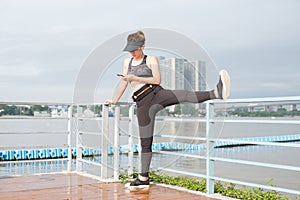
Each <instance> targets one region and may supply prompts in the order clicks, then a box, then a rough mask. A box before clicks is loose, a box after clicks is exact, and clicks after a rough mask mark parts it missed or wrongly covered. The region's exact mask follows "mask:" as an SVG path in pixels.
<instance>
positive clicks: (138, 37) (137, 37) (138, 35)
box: [127, 31, 145, 42]
mask: <svg viewBox="0 0 300 200" xmlns="http://www.w3.org/2000/svg"><path fill="white" fill-rule="evenodd" d="M127 41H130V42H142V41H145V34H144V33H143V32H142V31H137V32H135V33H132V34H130V35H128V37H127Z"/></svg>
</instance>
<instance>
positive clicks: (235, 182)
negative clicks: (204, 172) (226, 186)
mask: <svg viewBox="0 0 300 200" xmlns="http://www.w3.org/2000/svg"><path fill="white" fill-rule="evenodd" d="M210 178H211V179H214V180H217V181H222V182H227V183H234V184H237V185H245V186H249V187H255V188H262V189H266V190H275V191H279V192H285V193H290V194H297V195H299V194H300V191H298V190H291V189H286V188H281V187H275V186H268V185H262V184H256V183H250V182H244V181H237V180H233V179H227V178H220V177H215V176H211V177H210Z"/></svg>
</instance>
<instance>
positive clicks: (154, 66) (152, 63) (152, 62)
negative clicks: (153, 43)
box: [122, 56, 161, 85]
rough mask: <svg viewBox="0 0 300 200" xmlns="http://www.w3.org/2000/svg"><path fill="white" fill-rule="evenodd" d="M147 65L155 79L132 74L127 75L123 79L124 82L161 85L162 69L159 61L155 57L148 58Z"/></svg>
mask: <svg viewBox="0 0 300 200" xmlns="http://www.w3.org/2000/svg"><path fill="white" fill-rule="evenodd" d="M147 65H148V67H149V68H150V69H151V70H152V75H153V77H138V76H135V75H132V74H129V75H126V76H125V77H122V80H124V81H127V82H131V81H136V82H139V83H142V84H154V85H159V84H160V81H161V80H160V67H159V63H158V59H157V57H155V56H148V57H147Z"/></svg>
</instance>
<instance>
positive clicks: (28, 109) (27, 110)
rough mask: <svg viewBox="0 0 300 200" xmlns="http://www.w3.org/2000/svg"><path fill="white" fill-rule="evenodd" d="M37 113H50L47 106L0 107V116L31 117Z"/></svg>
mask: <svg viewBox="0 0 300 200" xmlns="http://www.w3.org/2000/svg"><path fill="white" fill-rule="evenodd" d="M35 111H37V112H42V111H46V112H50V109H49V107H48V106H43V105H33V106H15V105H3V104H2V105H0V116H3V115H27V116H33V113H34V112H35Z"/></svg>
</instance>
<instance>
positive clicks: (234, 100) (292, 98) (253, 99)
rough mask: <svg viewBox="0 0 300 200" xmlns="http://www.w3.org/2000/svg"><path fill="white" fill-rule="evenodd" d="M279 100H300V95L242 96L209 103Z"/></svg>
mask: <svg viewBox="0 0 300 200" xmlns="http://www.w3.org/2000/svg"><path fill="white" fill-rule="evenodd" d="M281 101H300V96H289V97H263V98H244V99H227V100H218V99H216V100H210V101H209V103H215V104H228V103H253V102H259V103H260V102H281Z"/></svg>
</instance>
